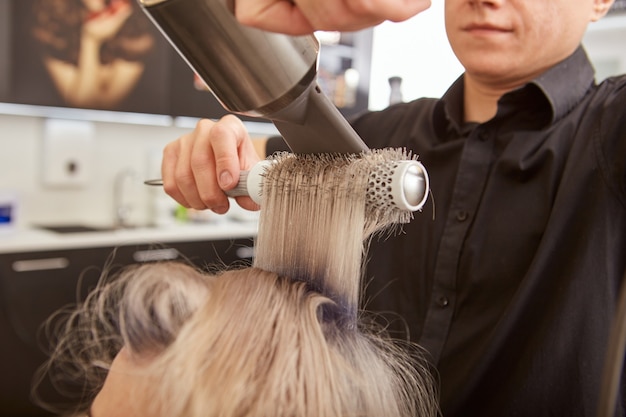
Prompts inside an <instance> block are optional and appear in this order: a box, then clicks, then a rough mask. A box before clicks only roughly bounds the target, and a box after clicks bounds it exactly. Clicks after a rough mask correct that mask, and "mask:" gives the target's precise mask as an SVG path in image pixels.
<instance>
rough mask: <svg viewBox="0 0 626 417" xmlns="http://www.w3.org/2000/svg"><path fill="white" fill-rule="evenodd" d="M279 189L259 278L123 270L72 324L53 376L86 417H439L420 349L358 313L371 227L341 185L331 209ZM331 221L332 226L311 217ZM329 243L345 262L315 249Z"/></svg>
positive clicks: (264, 216)
mask: <svg viewBox="0 0 626 417" xmlns="http://www.w3.org/2000/svg"><path fill="white" fill-rule="evenodd" d="M290 161H291V157H288V158H287V161H283V164H279V165H282V166H283V167H284V166H288V165H289V162H290ZM359 163H360V162H359ZM307 164H308V165H309V167H308V169H309V170H310V169H311V167H310V165H311V161H310V160H308V159H307V160H304V161H302V160H300V161H297V163H296V165H295V166H302V165H304V166H306V165H307ZM354 164H355V161H354V160H350V159H348V160H343V162H342V163H340V164H338V165H330V164H329V163H328V161H322V162H321V165H320V167H321V166H323V167H325V168H323V169H321V168H320V169H321V170H322V171H329V173H328V174H329V175H331V176H333V177H338V176H341V175H343V174H341V175H339V174H338V173H343V172H344V171H346V169H348V168H347V167H352V166H353V165H354ZM313 165H315V163H313ZM329 166H331V169H328V167H329ZM294 169H295V168H293V167H292V168H290V169H289V170H288V172H289V177H290V178H293V177H294V176H293V170H294ZM316 169H317V168H316ZM349 169H351V168H349ZM309 174H310V171H307V174H306V176H307V177H308V176H309ZM318 174H319V172H318ZM325 175H326V174H320V175H318V176H317V177H318V178H319V179H320V181H324V176H325ZM275 176H276V178H274V177H273V176H272V175H271V173H270V174H268V179H267V180H266V183H265V185H266V186H267V187H268V188H266V189H265V190H264V198H272V201H271V202H270V201H266V202H264V203H263V207H264V209H263V210H265V209H266V208H272V209H274V210H275V209H276V207H278V206H282V208H281V219H282V220H281V221H280V222H279V221H277V220H276V218H277V216H272V215H271V213H270V212H268V211H265V212H263V210H262V213H261V221H260V222H261V224H260V228H259V239H258V240H257V243H258V245H260V246H262V250H260V251H259V253H258V254H257V258H256V259H255V267H250V268H243V269H233V270H228V271H223V272H220V273H217V274H209V273H206V272H202V271H199V270H198V269H196V268H195V267H192V266H189V265H186V264H183V263H172V262H167V263H155V264H146V265H138V266H133V267H129V268H126V269H125V270H124V271H123V272H122V273H121V274H119V275H117V276H115V277H113V278H111V277H109V278H108V279H105V280H103V282H102V283H101V285H99V287H98V289H97V291H95V292H94V293H92V294H90V296H89V297H88V298H87V300H86V302H85V303H84V304H83V305H82V306H81V307H80V309H78V310H76V311H74V312H73V313H72V315H71V317H70V319H69V320H68V321H67V323H68V325H67V327H66V331H65V332H64V333H63V334H62V336H61V338H60V339H59V341H58V343H57V344H56V351H55V354H54V355H53V357H52V360H51V361H50V363H49V366H50V368H49V373H51V374H52V375H58V374H59V372H58V371H59V370H60V371H61V372H60V373H61V374H64V375H65V376H67V377H68V378H69V379H70V380H71V381H72V384H73V386H75V385H76V384H77V381H78V382H79V385H82V386H83V389H84V390H85V391H87V392H88V393H89V392H90V393H91V398H93V397H94V395H96V393H97V395H96V396H95V401H94V402H93V404H92V405H91V409H92V415H93V416H94V417H106V416H116V417H125V416H137V415H143V416H153V417H161V416H163V417H165V416H167V417H172V416H185V417H196V416H198V417H199V416H228V417H235V416H240V417H265V416H267V417H270V416H271V417H327V416H328V417H340V416H341V417H344V416H346V417H347V416H354V417H366V416H372V417H374V416H376V417H380V416H385V417H392V416H407V417H409V416H411V417H412V416H433V415H436V413H437V406H436V403H435V395H434V388H433V383H432V380H431V378H430V374H429V373H428V371H427V370H426V369H425V368H423V367H422V364H423V362H422V359H421V357H420V354H419V350H418V349H417V348H416V347H414V346H411V345H410V344H408V343H398V342H394V341H391V340H390V339H389V338H387V337H386V336H385V334H384V332H383V331H382V329H380V328H377V327H374V326H373V325H372V324H371V323H369V322H368V323H367V324H365V323H366V320H365V316H364V315H363V313H362V312H358V307H357V305H356V303H357V302H358V300H357V299H358V292H359V288H360V267H359V266H360V262H361V258H362V250H363V241H364V237H366V236H367V235H369V233H370V232H371V230H376V229H379V228H380V226H381V224H378V220H375V221H372V218H373V217H376V218H377V219H378V218H380V216H379V215H378V214H377V215H375V216H374V215H370V214H367V212H366V211H364V209H363V204H361V203H362V201H360V202H359V201H356V202H354V201H352V200H354V199H355V198H354V196H352V195H351V192H350V193H346V188H345V187H343V186H341V187H339V188H340V191H336V192H335V191H332V190H331V193H334V194H333V196H332V197H333V198H330V199H329V198H328V197H329V196H325V197H324V198H323V199H322V198H320V196H318V195H315V194H314V193H307V194H308V197H307V196H302V195H301V196H299V197H298V196H296V195H293V193H289V192H285V193H281V192H274V191H276V189H274V190H273V189H272V188H271V187H272V184H278V183H280V184H281V185H280V187H281V188H282V187H284V178H285V177H283V176H281V174H276V175H275ZM349 176H350V177H351V181H352V182H354V172H353V171H350V172H349ZM352 182H351V184H352ZM365 187H366V185H365ZM349 188H350V187H349ZM357 188H358V186H357ZM272 190H273V191H272ZM350 190H352V188H350ZM326 192H328V191H326ZM356 193H359V195H360V191H358V190H357V191H356ZM285 194H292V195H291V196H288V195H285ZM321 195H324V193H322V194H321ZM265 196H272V197H265ZM307 198H309V199H311V201H306V199H307ZM287 199H292V200H293V199H299V200H300V203H301V204H295V205H294V204H293V201H291V202H286V200H287ZM318 200H320V201H318ZM344 200H345V201H344ZM357 200H359V199H357ZM316 201H317V202H316ZM351 201H352V202H351ZM320 205H321V206H323V207H321V206H320ZM306 207H308V208H306ZM322 208H324V209H323V210H322ZM315 210H320V211H319V213H318V214H317V215H316V214H315V213H314V212H315ZM329 213H331V214H332V217H333V221H332V222H330V221H328V220H325V219H324V217H321V218H320V217H319V216H328V215H329ZM355 213H357V214H355ZM358 213H360V214H358ZM316 216H317V217H318V218H312V217H316ZM270 219H271V220H270ZM326 219H328V218H327V217H326ZM296 220H297V221H296ZM294 221H296V223H297V224H294ZM311 222H314V223H315V224H316V226H315V228H311ZM368 222H369V223H371V224H369V225H367V227H366V226H365V223H368ZM384 222H388V218H386V219H385V220H384ZM269 224H271V225H272V230H271V232H270V231H269V230H268V228H267V226H268V225H269ZM338 225H340V226H338ZM337 234H340V236H337ZM287 235H289V236H288V238H287V237H286V236H287ZM294 239H295V240H294ZM332 239H335V240H339V241H340V242H341V245H343V247H344V250H343V251H339V252H337V246H336V245H335V244H332V245H331V244H327V245H324V244H323V242H324V241H329V240H332ZM287 241H288V242H290V243H286V242H287ZM294 244H295V245H300V246H299V247H298V248H297V249H295V248H293V247H291V246H290V245H294ZM305 254H306V255H305ZM305 257H306V259H305ZM355 265H357V266H356V267H355ZM88 397H89V395H88ZM91 398H89V400H90V399H91ZM88 402H89V401H88ZM88 402H86V403H85V404H83V405H82V407H83V409H85V408H87V407H88V404H87V403H88Z"/></svg>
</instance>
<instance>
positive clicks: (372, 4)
mask: <svg viewBox="0 0 626 417" xmlns="http://www.w3.org/2000/svg"><path fill="white" fill-rule="evenodd" d="M428 7H430V0H235V15H236V16H237V19H238V20H239V21H240V22H241V23H243V24H245V25H249V26H254V27H257V28H259V29H264V30H269V31H272V32H282V33H287V34H291V35H303V34H306V33H311V32H313V31H315V30H338V31H355V30H359V29H364V28H367V27H370V26H375V25H377V24H379V23H382V22H383V21H385V20H391V21H393V22H400V21H403V20H406V19H408V18H410V17H412V16H415V15H416V14H418V13H419V12H421V11H424V10H426V9H427V8H428Z"/></svg>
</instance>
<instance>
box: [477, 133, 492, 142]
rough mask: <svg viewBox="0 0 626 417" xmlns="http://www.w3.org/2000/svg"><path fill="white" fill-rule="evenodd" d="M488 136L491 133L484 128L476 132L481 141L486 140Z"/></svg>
mask: <svg viewBox="0 0 626 417" xmlns="http://www.w3.org/2000/svg"><path fill="white" fill-rule="evenodd" d="M490 136H491V135H490V134H489V132H488V131H486V130H481V131H479V132H478V139H480V141H482V142H486V141H488V140H489V137H490Z"/></svg>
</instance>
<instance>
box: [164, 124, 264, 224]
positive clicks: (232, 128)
mask: <svg viewBox="0 0 626 417" xmlns="http://www.w3.org/2000/svg"><path fill="white" fill-rule="evenodd" d="M258 161H259V156H258V154H257V152H256V150H255V149H254V146H253V144H252V141H251V140H250V137H249V136H248V132H247V131H246V128H245V126H244V124H243V123H242V122H241V121H240V120H239V119H238V118H237V117H235V116H232V115H228V116H224V117H223V118H222V119H221V120H220V121H218V122H213V121H211V120H201V121H200V122H198V124H197V125H196V128H195V129H194V130H193V131H192V132H191V133H189V134H187V135H184V136H182V137H180V138H178V139H177V140H175V141H174V142H170V143H169V144H167V146H166V147H165V149H164V151H163V162H162V165H161V174H162V176H163V187H164V189H165V192H166V193H167V194H168V195H170V196H171V197H172V198H174V199H175V200H176V201H177V202H179V203H180V204H182V205H183V206H185V207H191V208H194V209H197V210H203V209H207V208H208V209H211V210H213V211H214V212H215V213H218V214H224V213H226V212H227V211H228V208H229V201H228V197H226V195H225V194H224V190H230V189H232V188H234V187H235V185H237V182H238V180H239V171H240V170H242V169H250V168H251V167H252V166H253V165H254V164H255V163H257V162H258ZM237 203H239V205H240V206H241V207H243V208H245V209H248V210H258V209H259V206H258V205H257V204H255V203H254V202H253V201H252V199H250V197H237Z"/></svg>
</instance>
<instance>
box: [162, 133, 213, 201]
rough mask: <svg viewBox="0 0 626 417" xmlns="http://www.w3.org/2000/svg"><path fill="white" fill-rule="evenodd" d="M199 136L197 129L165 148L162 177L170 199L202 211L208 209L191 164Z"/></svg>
mask: <svg viewBox="0 0 626 417" xmlns="http://www.w3.org/2000/svg"><path fill="white" fill-rule="evenodd" d="M197 134H198V132H197V129H196V130H194V131H193V132H192V133H189V134H187V135H184V136H181V137H180V138H178V139H177V140H175V141H174V142H171V143H169V144H167V145H166V146H165V148H164V149H163V159H162V162H161V176H162V179H163V189H164V190H165V192H166V193H167V194H168V195H169V196H170V197H172V198H173V199H174V200H176V201H177V202H178V203H179V204H181V205H183V206H184V207H192V208H195V209H198V210H202V209H205V208H207V207H206V205H205V203H204V202H203V201H202V199H201V198H200V195H199V193H198V189H197V186H196V181H195V178H194V174H193V171H192V169H191V163H190V160H191V152H192V150H193V144H194V143H195V141H196V140H195V137H196V135H197Z"/></svg>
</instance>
